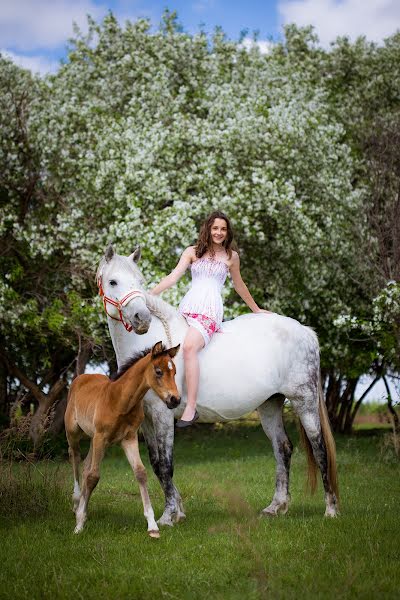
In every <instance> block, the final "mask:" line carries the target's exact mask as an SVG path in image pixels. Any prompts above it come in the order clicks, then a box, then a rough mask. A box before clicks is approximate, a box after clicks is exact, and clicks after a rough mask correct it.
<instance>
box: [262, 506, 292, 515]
mask: <svg viewBox="0 0 400 600" xmlns="http://www.w3.org/2000/svg"><path fill="white" fill-rule="evenodd" d="M288 510H289V503H288V502H284V503H283V504H274V505H272V504H270V505H269V506H267V508H264V510H263V511H261V516H262V517H277V516H278V515H286V513H287V511H288Z"/></svg>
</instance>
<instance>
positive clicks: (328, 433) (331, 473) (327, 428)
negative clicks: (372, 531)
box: [300, 376, 339, 500]
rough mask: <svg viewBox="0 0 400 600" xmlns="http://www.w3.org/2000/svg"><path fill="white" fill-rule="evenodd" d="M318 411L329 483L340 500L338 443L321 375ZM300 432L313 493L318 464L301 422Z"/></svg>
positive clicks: (319, 379) (308, 478) (309, 484)
mask: <svg viewBox="0 0 400 600" xmlns="http://www.w3.org/2000/svg"><path fill="white" fill-rule="evenodd" d="M318 411H319V420H320V423H321V430H322V437H323V440H324V443H325V447H326V458H327V475H328V484H329V488H330V491H331V492H332V493H333V494H335V496H336V499H337V500H339V485H338V478H337V465H336V444H335V439H334V437H333V435H332V430H331V425H330V422H329V417H328V411H327V408H326V404H325V398H324V393H323V391H322V385H321V376H319V378H318ZM300 434H301V438H302V441H303V444H304V447H305V450H306V455H307V463H308V470H307V480H308V486H309V488H310V491H311V493H312V494H313V493H314V492H315V490H316V487H317V472H318V466H317V463H316V461H315V457H314V454H313V451H312V447H311V443H310V440H309V439H308V437H307V434H306V432H305V429H304V427H303V425H302V424H301V423H300Z"/></svg>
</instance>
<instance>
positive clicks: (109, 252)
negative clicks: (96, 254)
mask: <svg viewBox="0 0 400 600" xmlns="http://www.w3.org/2000/svg"><path fill="white" fill-rule="evenodd" d="M113 256H114V248H113V247H112V244H110V245H109V246H108V248H107V250H106V253H105V255H104V258H105V259H106V261H107V262H110V260H111V259H112V258H113Z"/></svg>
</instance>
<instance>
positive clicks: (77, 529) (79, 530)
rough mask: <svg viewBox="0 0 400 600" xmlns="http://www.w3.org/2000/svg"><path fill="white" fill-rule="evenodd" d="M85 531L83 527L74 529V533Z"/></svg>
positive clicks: (78, 526)
mask: <svg viewBox="0 0 400 600" xmlns="http://www.w3.org/2000/svg"><path fill="white" fill-rule="evenodd" d="M82 530H83V525H77V526H76V527H75V529H74V533H81V531H82Z"/></svg>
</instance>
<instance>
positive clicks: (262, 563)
mask: <svg viewBox="0 0 400 600" xmlns="http://www.w3.org/2000/svg"><path fill="white" fill-rule="evenodd" d="M383 435H384V434H382V433H379V432H369V433H368V435H366V434H363V433H362V432H360V433H358V434H357V435H356V436H353V437H350V438H346V437H339V438H338V440H337V445H338V460H339V475H340V484H341V513H342V514H341V516H340V517H339V518H338V519H329V520H328V519H324V517H323V513H324V501H323V495H322V490H321V487H319V490H318V493H317V494H316V496H314V497H310V496H308V495H306V494H305V492H304V482H305V478H306V477H305V457H304V453H303V452H302V451H301V450H300V449H298V447H297V435H296V433H295V432H291V438H292V439H293V441H294V442H296V450H295V452H294V455H293V459H292V480H291V492H292V504H291V507H290V510H289V513H288V514H287V515H286V516H283V517H278V518H276V519H260V518H259V517H258V514H259V511H260V510H261V509H262V508H264V507H265V506H266V505H267V504H268V503H269V501H270V499H271V497H272V493H273V488H274V479H275V474H274V470H275V463H274V459H273V455H272V451H271V448H270V445H269V443H268V442H267V441H266V438H265V436H264V434H263V433H262V430H261V428H260V426H259V425H258V424H256V423H254V422H251V423H240V424H237V423H236V424H231V425H228V426H225V427H224V428H220V427H208V426H198V427H197V428H195V430H194V431H192V432H190V433H189V432H179V433H178V434H177V440H176V445H175V479H176V483H177V485H178V487H179V488H180V490H181V493H182V495H183V498H184V502H185V509H186V513H187V520H186V521H185V522H183V523H180V524H178V525H176V526H175V527H174V528H171V529H170V528H166V529H165V528H163V529H162V531H161V538H160V539H159V540H154V539H150V538H148V536H147V534H146V522H145V519H144V517H143V515H142V506H141V501H140V496H139V491H138V487H137V484H136V483H135V482H134V481H133V478H132V475H131V472H130V469H129V465H128V463H127V462H126V460H125V458H124V457H123V455H122V453H121V452H120V450H119V449H117V448H116V449H113V450H110V451H109V453H108V457H107V458H106V460H105V461H104V464H103V468H102V479H101V481H100V483H99V486H98V488H97V489H96V491H95V492H94V494H93V496H92V500H91V504H90V506H89V519H88V522H87V525H86V528H85V530H84V532H83V533H82V534H80V535H79V536H76V535H74V534H73V528H74V515H73V513H72V511H71V509H70V496H71V492H72V475H71V472H70V471H71V469H70V466H69V464H68V463H67V462H63V461H60V462H58V463H57V462H44V461H42V462H39V463H37V464H36V465H31V466H27V465H26V464H13V465H10V466H9V465H3V467H2V472H1V474H0V475H1V483H0V525H1V534H0V535H1V546H0V564H1V569H0V597H1V598H18V599H19V598H29V599H31V598H34V599H35V598H38V599H42V598H49V599H50V598H51V599H56V598H74V599H77V598H85V599H90V598H98V597H100V598H104V599H109V598H110V599H120V598H121V599H123V598H129V599H131V598H140V599H141V600H146V599H154V598H166V599H172V598H178V599H181V598H183V599H185V598H191V599H192V598H193V599H197V598H198V599H203V598H206V599H214V598H216V599H219V598H220V599H225V598H228V599H235V598H238V599H239V598H246V599H259V598H274V599H275V598H277V599H280V598H282V599H286V598H310V597H313V598H321V599H322V598H324V599H325V598H371V599H372V598H378V597H380V598H395V597H396V598H397V597H398V590H399V587H400V574H399V567H400V536H399V524H400V518H399V509H398V501H399V492H400V477H399V476H400V466H399V463H398V462H396V460H395V458H394V456H393V454H392V453H391V450H390V447H389V446H388V445H387V444H386V445H385V444H383ZM142 457H143V459H144V462H145V464H146V466H148V460H147V453H146V451H145V449H144V447H142ZM149 489H150V494H151V497H152V501H153V506H154V509H155V512H156V515H158V516H159V515H160V514H161V512H162V510H163V496H162V493H161V489H160V487H159V485H158V482H157V481H156V479H155V477H154V475H153V474H152V473H151V472H150V469H149Z"/></svg>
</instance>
